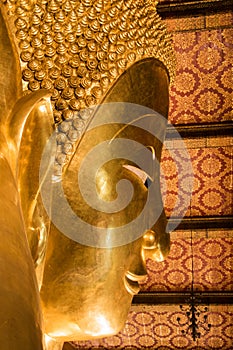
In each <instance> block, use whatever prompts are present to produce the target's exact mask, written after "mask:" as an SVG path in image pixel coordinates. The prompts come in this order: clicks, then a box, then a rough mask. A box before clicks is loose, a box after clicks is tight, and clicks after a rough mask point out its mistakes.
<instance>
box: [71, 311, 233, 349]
mask: <svg viewBox="0 0 233 350" xmlns="http://www.w3.org/2000/svg"><path fill="white" fill-rule="evenodd" d="M210 312H211V313H210ZM177 317H180V323H181V325H182V326H183V327H180V326H179V324H178V321H177ZM232 318H233V306H232V305H231V306H225V307H221V308H220V307H219V306H211V307H209V313H208V323H211V325H212V327H211V330H210V331H209V332H206V331H205V330H202V336H201V338H200V339H198V341H196V342H194V341H193V339H192V337H191V336H190V334H185V335H183V334H182V333H181V330H182V329H184V330H186V327H187V324H188V319H187V316H186V315H185V313H184V312H182V311H180V308H179V306H178V305H177V306H175V305H174V306H167V305H166V306H132V308H131V312H130V314H129V317H128V321H127V323H126V326H125V328H124V329H123V331H122V332H120V333H119V334H118V335H116V336H114V337H110V338H104V339H101V340H95V341H92V342H90V341H86V342H73V343H72V345H73V347H74V349H125V350H126V349H128V350H136V349H158V350H174V349H176V350H179V349H185V350H191V349H192V350H194V349H198V350H203V349H211V350H213V349H216V350H232V330H233V329H232Z"/></svg>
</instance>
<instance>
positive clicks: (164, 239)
mask: <svg viewBox="0 0 233 350" xmlns="http://www.w3.org/2000/svg"><path fill="white" fill-rule="evenodd" d="M142 248H143V257H144V260H146V259H152V260H155V261H158V262H159V261H163V260H164V259H165V258H166V256H167V255H168V253H169V248H170V238H169V234H166V233H163V234H160V235H159V234H158V233H157V232H156V231H153V230H148V231H146V232H145V234H144V235H143V244H142Z"/></svg>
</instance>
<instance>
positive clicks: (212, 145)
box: [161, 137, 233, 217]
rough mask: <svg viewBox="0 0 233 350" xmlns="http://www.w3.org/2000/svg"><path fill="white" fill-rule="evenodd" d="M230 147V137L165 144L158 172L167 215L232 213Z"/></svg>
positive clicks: (232, 156) (232, 180)
mask: <svg viewBox="0 0 233 350" xmlns="http://www.w3.org/2000/svg"><path fill="white" fill-rule="evenodd" d="M232 145H233V139H232V138H231V137H218V138H217V137H211V138H201V139H200V138H199V139H189V140H184V141H180V140H178V141H176V140H173V141H167V142H166V143H165V147H164V150H163V154H162V162H161V170H162V192H163V200H164V205H165V211H166V214H167V216H184V215H185V216H189V217H190V216H210V215H232V214H233V196H232V186H233V147H232ZM189 157H190V158H189ZM188 162H189V163H188ZM178 174H179V176H178ZM189 189H190V195H189V193H188V190H189Z"/></svg>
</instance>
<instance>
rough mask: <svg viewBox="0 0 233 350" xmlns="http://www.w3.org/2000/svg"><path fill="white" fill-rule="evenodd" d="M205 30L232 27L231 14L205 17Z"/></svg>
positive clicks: (232, 15) (232, 17)
mask: <svg viewBox="0 0 233 350" xmlns="http://www.w3.org/2000/svg"><path fill="white" fill-rule="evenodd" d="M205 22H206V28H216V27H219V28H222V27H224V26H232V25H233V12H226V13H218V14H211V15H208V16H206V20H205Z"/></svg>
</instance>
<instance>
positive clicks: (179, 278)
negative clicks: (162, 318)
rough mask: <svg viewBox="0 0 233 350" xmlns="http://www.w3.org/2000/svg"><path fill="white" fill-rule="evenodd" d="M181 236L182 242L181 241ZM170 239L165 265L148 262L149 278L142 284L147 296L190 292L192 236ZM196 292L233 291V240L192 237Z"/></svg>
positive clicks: (203, 236)
mask: <svg viewBox="0 0 233 350" xmlns="http://www.w3.org/2000/svg"><path fill="white" fill-rule="evenodd" d="M179 236H180V238H178V237H179ZM182 236H183V234H182V232H180V233H179V234H177V235H176V237H177V238H174V236H173V234H172V235H171V241H172V243H171V251H170V254H169V256H168V257H167V259H166V260H165V261H163V262H160V263H158V262H154V261H152V260H148V261H147V271H148V276H147V278H146V280H145V281H144V283H142V284H141V290H142V291H144V292H156V291H157V292H158V291H189V290H190V288H191V281H192V268H191V267H192V254H191V252H192V248H191V239H190V237H191V232H188V233H186V238H183V237H182ZM193 264H194V289H195V290H198V291H216V290H218V291H230V290H233V236H232V237H224V238H223V236H222V238H220V237H209V238H206V234H205V233H204V234H203V235H202V236H199V237H198V236H197V237H196V235H195V234H194V233H193Z"/></svg>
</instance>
